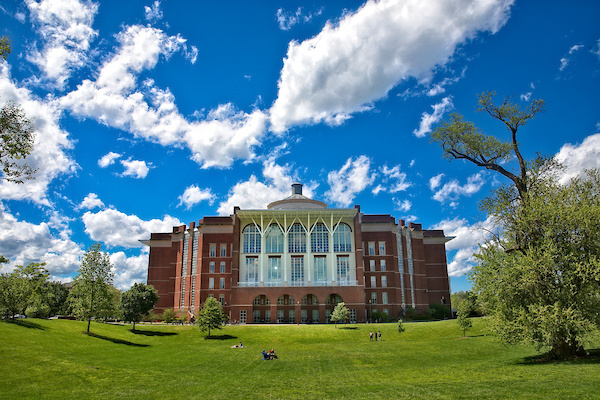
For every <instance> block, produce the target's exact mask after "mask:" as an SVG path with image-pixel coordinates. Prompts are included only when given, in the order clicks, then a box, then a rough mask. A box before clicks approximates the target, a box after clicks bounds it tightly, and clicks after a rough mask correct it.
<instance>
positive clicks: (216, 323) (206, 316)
mask: <svg viewBox="0 0 600 400" xmlns="http://www.w3.org/2000/svg"><path fill="white" fill-rule="evenodd" d="M227 321H229V317H228V316H227V314H225V312H224V311H223V307H222V306H221V303H219V302H218V301H217V299H215V298H214V297H209V298H208V299H206V301H205V302H204V305H203V306H202V309H201V310H200V312H199V313H198V318H197V320H196V323H197V324H198V327H199V328H200V330H201V331H202V332H205V331H207V330H208V336H209V337H210V330H211V329H223V323H225V322H227Z"/></svg>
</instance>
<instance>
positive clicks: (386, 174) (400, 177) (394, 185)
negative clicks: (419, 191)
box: [372, 165, 412, 195]
mask: <svg viewBox="0 0 600 400" xmlns="http://www.w3.org/2000/svg"><path fill="white" fill-rule="evenodd" d="M379 171H380V172H381V173H382V175H383V179H382V183H381V184H378V185H377V186H376V187H375V188H374V189H373V190H372V192H373V194H375V195H376V194H378V193H379V192H382V191H383V192H388V193H397V192H402V191H404V190H406V189H408V188H409V187H410V186H411V185H412V183H411V182H409V181H407V176H406V173H404V172H400V165H396V166H394V167H392V168H389V167H388V166H387V165H384V166H383V167H382V168H380V169H379Z"/></svg>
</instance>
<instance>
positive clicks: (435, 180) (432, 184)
mask: <svg viewBox="0 0 600 400" xmlns="http://www.w3.org/2000/svg"><path fill="white" fill-rule="evenodd" d="M443 177H444V173H441V174H438V175H436V176H434V177H432V178H431V179H429V189H431V190H435V188H437V187H438V186H440V183H441V182H442V178H443Z"/></svg>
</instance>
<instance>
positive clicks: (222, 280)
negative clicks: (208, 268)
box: [219, 278, 225, 289]
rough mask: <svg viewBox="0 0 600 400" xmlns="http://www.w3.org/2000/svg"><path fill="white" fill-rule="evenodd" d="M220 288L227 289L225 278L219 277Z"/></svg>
mask: <svg viewBox="0 0 600 400" xmlns="http://www.w3.org/2000/svg"><path fill="white" fill-rule="evenodd" d="M219 289H225V278H221V279H219Z"/></svg>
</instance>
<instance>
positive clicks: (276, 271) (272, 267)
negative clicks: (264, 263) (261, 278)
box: [269, 257, 281, 283]
mask: <svg viewBox="0 0 600 400" xmlns="http://www.w3.org/2000/svg"><path fill="white" fill-rule="evenodd" d="M269 282H271V283H280V282H281V257H269Z"/></svg>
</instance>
